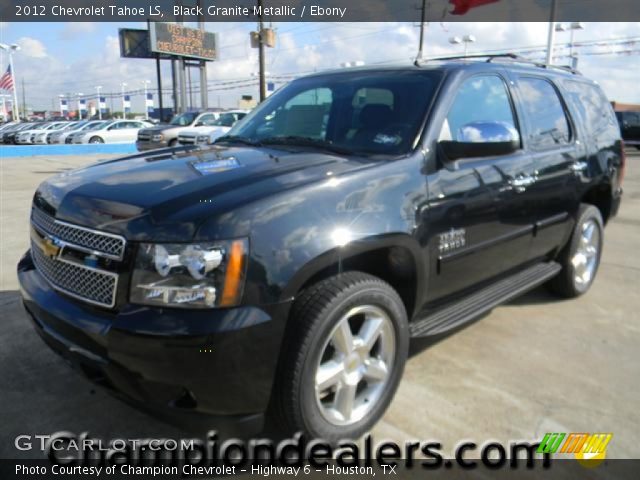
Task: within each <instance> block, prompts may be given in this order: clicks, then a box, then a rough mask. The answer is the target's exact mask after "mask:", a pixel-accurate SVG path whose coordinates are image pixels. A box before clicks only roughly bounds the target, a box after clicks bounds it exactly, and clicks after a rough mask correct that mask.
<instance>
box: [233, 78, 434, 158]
mask: <svg viewBox="0 0 640 480" xmlns="http://www.w3.org/2000/svg"><path fill="white" fill-rule="evenodd" d="M440 76H441V74H440V72H422V71H419V70H417V69H416V70H412V71H393V72H364V73H363V72H357V73H353V74H336V75H326V76H313V77H307V78H303V79H299V80H295V81H293V82H291V83H290V84H288V85H287V86H285V87H284V88H282V89H280V90H279V91H277V92H276V93H274V94H273V95H271V96H270V97H269V98H268V99H267V100H266V101H265V102H263V103H262V104H261V105H260V106H259V107H257V108H256V109H255V110H253V111H252V112H251V113H250V114H249V115H248V116H247V118H246V119H244V120H243V121H242V122H241V123H238V124H236V125H235V126H234V127H233V129H232V130H231V131H230V132H229V135H237V136H242V137H246V138H248V139H251V140H254V141H267V142H268V143H271V144H276V143H275V142H276V141H278V139H281V138H285V137H305V139H307V140H309V139H310V140H313V141H314V142H315V144H318V141H320V142H324V143H326V144H331V145H332V146H334V147H339V148H341V149H344V150H350V151H353V152H362V153H378V154H390V155H397V154H400V153H403V152H407V151H408V150H409V149H410V148H412V147H413V145H414V142H415V140H416V138H417V136H418V131H419V129H420V127H421V126H422V122H423V119H424V117H425V115H426V112H427V108H428V106H429V105H430V103H431V99H432V97H433V93H434V91H435V88H436V86H437V85H438V83H439V80H440ZM298 140H300V139H298ZM223 141H224V140H223ZM292 141H295V139H291V138H289V139H288V143H289V144H291V142H292ZM308 144H309V142H307V145H308Z"/></svg>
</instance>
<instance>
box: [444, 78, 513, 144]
mask: <svg viewBox="0 0 640 480" xmlns="http://www.w3.org/2000/svg"><path fill="white" fill-rule="evenodd" d="M484 122H491V123H501V124H504V126H505V127H507V128H508V129H509V130H514V131H517V128H516V123H515V118H514V115H513V110H512V107H511V102H510V100H509V93H508V91H507V87H506V85H505V84H504V81H503V80H502V79H501V78H500V77H498V76H495V75H484V76H475V77H471V78H469V79H467V80H465V81H464V83H463V84H462V85H461V86H460V88H459V90H458V93H457V94H456V98H455V100H454V101H453V104H452V105H451V109H450V110H449V114H448V115H447V118H446V119H445V121H444V123H443V125H442V130H441V131H440V137H439V140H453V141H462V140H463V138H469V137H470V136H471V137H473V125H474V124H479V123H484Z"/></svg>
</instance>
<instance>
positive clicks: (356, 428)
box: [273, 272, 409, 443]
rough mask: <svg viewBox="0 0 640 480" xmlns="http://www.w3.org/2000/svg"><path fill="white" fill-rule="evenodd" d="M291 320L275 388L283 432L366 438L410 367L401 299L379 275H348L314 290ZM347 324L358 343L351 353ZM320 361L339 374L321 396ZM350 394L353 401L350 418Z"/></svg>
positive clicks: (301, 301) (303, 297) (305, 294)
mask: <svg viewBox="0 0 640 480" xmlns="http://www.w3.org/2000/svg"><path fill="white" fill-rule="evenodd" d="M289 321H290V322H291V323H290V327H289V328H288V329H287V335H286V336H285V342H284V344H283V353H282V355H281V358H280V363H279V371H278V375H277V379H276V384H275V386H274V403H273V407H274V408H273V410H274V414H275V417H276V418H275V420H276V421H275V424H276V425H278V426H279V428H280V429H281V430H284V432H282V433H285V434H292V433H294V432H300V431H301V432H303V433H304V434H305V435H307V436H309V437H311V438H321V439H323V440H326V441H329V442H332V443H336V442H337V441H338V440H340V439H345V438H351V439H355V438H358V437H360V436H361V435H363V434H364V433H365V432H367V431H368V430H369V429H370V428H371V427H372V426H373V425H374V424H375V423H376V422H377V421H378V420H379V419H380V418H381V417H382V415H383V414H384V412H385V410H386V409H387V407H388V406H389V403H390V402H391V400H392V398H393V395H394V394H395V391H396V390H397V387H398V383H399V382H400V379H401V377H402V372H403V370H404V364H405V361H406V358H407V354H408V348H409V333H408V322H407V314H406V311H405V308H404V304H403V303H402V300H401V299H400V296H399V295H398V294H397V293H396V291H395V290H394V289H393V288H391V286H390V285H388V284H387V283H385V282H383V281H382V280H380V279H379V278H377V277H374V276H371V275H368V274H365V273H361V272H347V273H343V274H340V275H336V276H333V277H330V278H327V279H325V280H322V281H320V282H318V283H316V284H314V285H312V286H310V287H309V288H307V289H306V290H305V291H304V292H303V293H302V294H301V295H300V296H299V298H298V299H297V300H296V302H295V304H294V306H293V308H292V314H291V316H290V318H289ZM345 321H346V325H347V326H349V330H350V331H351V332H352V336H353V339H354V344H353V345H352V347H354V348H355V350H351V353H349V354H348V355H345V353H344V352H345V351H349V347H348V346H346V345H348V342H346V341H345V342H343V340H344V339H345V338H346V336H345V334H344V333H345ZM365 325H366V328H362V327H363V326H365ZM376 327H379V331H378V329H377V328H376ZM367 331H369V332H377V333H374V334H370V335H366V332H367ZM363 338H368V339H369V340H370V343H369V346H371V345H372V347H371V349H370V350H369V347H367V346H366V344H365V342H364V341H363ZM339 345H341V346H340V348H338V346H339ZM320 365H322V366H323V367H324V368H323V370H322V371H323V372H324V373H327V372H330V371H335V372H336V373H335V374H330V375H327V376H326V377H325V378H326V382H325V385H326V388H324V386H322V385H321V386H320V389H318V392H319V393H316V381H317V380H318V379H319V378H320V375H317V374H318V372H320V370H321V366H320ZM385 366H386V368H382V367H385ZM329 367H331V368H329ZM333 367H335V368H333ZM338 377H339V379H338V380H337V381H334V380H335V379H336V378H338ZM329 378H333V379H334V380H329ZM354 385H355V386H354ZM351 394H353V395H351ZM348 399H352V400H353V402H352V405H354V408H353V409H352V410H350V412H351V413H350V415H349V416H347V415H346V414H345V413H344V412H349V408H348V405H349V403H350V402H349V401H348ZM338 405H340V408H337V406H338ZM334 407H335V408H334Z"/></svg>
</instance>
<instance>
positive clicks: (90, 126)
mask: <svg viewBox="0 0 640 480" xmlns="http://www.w3.org/2000/svg"><path fill="white" fill-rule="evenodd" d="M107 123H108V122H91V123H87V124H86V125H85V126H84V127H82V128H81V129H80V130H82V131H88V130H98V129H99V128H101V127H103V126H104V125H105V124H107Z"/></svg>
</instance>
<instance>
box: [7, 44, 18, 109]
mask: <svg viewBox="0 0 640 480" xmlns="http://www.w3.org/2000/svg"><path fill="white" fill-rule="evenodd" d="M9 66H10V67H11V77H12V80H13V108H12V112H13V120H14V121H20V110H19V109H18V84H17V83H16V71H15V69H14V68H13V51H12V50H9Z"/></svg>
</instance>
